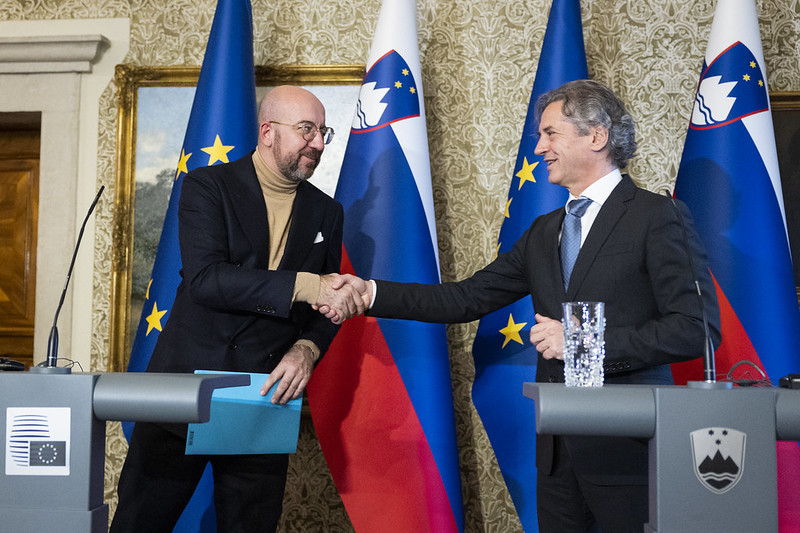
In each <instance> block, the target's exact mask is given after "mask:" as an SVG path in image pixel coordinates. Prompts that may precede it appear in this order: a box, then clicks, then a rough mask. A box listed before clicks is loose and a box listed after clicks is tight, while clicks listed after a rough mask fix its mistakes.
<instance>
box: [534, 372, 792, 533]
mask: <svg viewBox="0 0 800 533" xmlns="http://www.w3.org/2000/svg"><path fill="white" fill-rule="evenodd" d="M523 393H524V394H525V396H527V397H529V398H532V399H534V400H535V401H536V432H537V433H550V434H555V435H598V436H620V437H638V438H647V439H650V448H649V451H650V473H649V491H650V521H649V523H648V524H646V525H645V528H644V529H645V531H646V532H648V533H649V532H658V533H673V532H686V533H695V532H697V531H703V532H714V531H719V532H721V533H722V532H724V533H729V532H730V531H764V532H766V531H773V532H777V531H778V494H777V480H776V476H777V470H776V468H777V467H776V442H775V441H776V439H777V440H791V441H796V440H800V391H796V390H789V389H778V388H761V387H757V388H735V389H704V388H693V387H678V386H671V387H670V386H648V385H605V386H603V387H598V388H579V387H569V388H567V387H565V386H564V385H559V384H544V383H541V384H540V383H525V384H524V389H523Z"/></svg>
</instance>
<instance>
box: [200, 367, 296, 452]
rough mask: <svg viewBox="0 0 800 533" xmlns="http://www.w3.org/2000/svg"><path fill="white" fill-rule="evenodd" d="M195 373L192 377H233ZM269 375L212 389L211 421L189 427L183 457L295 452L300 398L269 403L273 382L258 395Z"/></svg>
mask: <svg viewBox="0 0 800 533" xmlns="http://www.w3.org/2000/svg"><path fill="white" fill-rule="evenodd" d="M233 373H234V372H219V371H211V370H196V371H195V374H233ZM268 376H269V374H250V385H249V386H246V387H228V388H223V389H216V390H215V391H214V393H213V394H212V396H211V418H210V419H209V421H208V422H205V423H202V424H189V429H188V431H187V433H186V454H187V455H241V454H264V453H295V452H296V451H297V436H298V435H299V433H300V408H301V406H302V398H298V399H296V400H291V401H289V402H287V403H286V404H285V405H276V404H273V403H272V401H271V398H272V394H273V393H274V392H275V387H276V386H277V383H276V384H275V385H273V386H272V388H271V389H270V390H269V392H267V394H266V396H261V394H260V391H261V386H262V385H263V384H264V381H266V379H267V377H268Z"/></svg>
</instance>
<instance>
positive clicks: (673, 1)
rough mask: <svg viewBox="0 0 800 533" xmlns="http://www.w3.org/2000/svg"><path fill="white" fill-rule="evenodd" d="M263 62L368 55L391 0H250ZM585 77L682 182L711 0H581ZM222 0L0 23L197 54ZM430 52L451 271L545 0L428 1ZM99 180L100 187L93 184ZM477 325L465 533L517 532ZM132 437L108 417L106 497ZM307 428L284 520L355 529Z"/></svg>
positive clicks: (501, 166) (775, 29) (492, 167)
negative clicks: (84, 22)
mask: <svg viewBox="0 0 800 533" xmlns="http://www.w3.org/2000/svg"><path fill="white" fill-rule="evenodd" d="M252 2H253V14H254V26H255V61H256V64H288V63H300V64H352V63H363V62H364V61H365V58H366V55H367V52H368V48H369V42H370V39H371V34H372V28H373V26H374V24H375V21H376V20H377V14H378V9H379V6H380V0H328V1H324V2H299V1H297V0H252ZM582 4H583V23H584V38H585V43H586V51H587V55H588V63H589V72H590V75H591V76H592V77H594V78H596V79H599V80H601V81H604V82H606V83H607V84H609V85H610V86H611V87H612V88H613V89H615V90H616V91H617V92H618V93H619V94H620V95H621V96H622V97H623V99H624V100H625V101H626V102H628V104H629V107H630V111H631V112H632V114H633V116H634V117H635V118H636V119H637V127H638V132H639V136H638V139H639V151H638V157H637V158H635V159H634V160H633V162H632V164H631V167H630V169H629V170H630V172H631V174H632V175H633V176H634V178H635V179H636V180H637V181H638V182H639V184H640V185H642V186H644V187H646V188H649V189H651V190H662V189H664V188H666V187H671V186H672V183H673V181H674V178H675V174H676V172H677V167H678V163H679V159H680V154H681V149H682V145H683V140H684V136H685V132H686V124H687V118H688V113H689V109H690V107H691V102H692V98H693V93H694V87H695V84H696V83H697V79H698V74H699V69H700V65H701V62H702V54H703V52H704V51H705V44H706V40H707V36H708V33H709V31H710V26H711V20H712V16H713V11H714V5H715V2H714V1H713V0H636V1H630V2H626V1H623V0H583V2H582ZM214 6H215V2H213V1H211V0H94V1H89V0H4V2H2V4H0V20H34V19H59V18H62V19H73V18H100V17H129V18H130V19H131V49H130V53H129V55H128V57H127V58H126V62H129V63H133V64H136V65H199V64H200V63H201V62H202V57H203V52H204V47H205V42H206V40H207V38H208V32H209V29H210V26H211V19H212V17H213V12H214ZM418 6H419V14H418V20H419V47H420V55H421V59H422V64H423V82H424V87H425V105H426V110H427V114H428V130H429V139H430V153H431V171H432V176H433V191H434V199H435V203H436V220H437V226H438V234H439V246H440V253H441V261H442V265H441V266H442V277H443V278H444V279H445V280H455V279H461V278H463V277H465V276H468V275H469V274H471V273H472V272H473V271H475V270H476V269H478V268H480V267H482V266H483V265H484V264H486V263H487V262H488V261H489V260H490V258H491V255H492V251H493V250H494V244H495V240H496V237H497V233H498V231H499V227H500V223H501V220H502V212H503V206H504V205H505V200H506V195H507V191H508V181H509V178H510V176H511V173H512V168H511V167H512V165H513V162H514V160H515V157H516V150H517V146H518V144H519V136H520V132H521V129H522V121H523V118H524V116H525V112H526V108H527V103H528V98H529V95H530V90H531V85H532V83H533V79H534V74H535V68H536V64H537V60H538V54H539V50H540V47H541V41H542V37H543V35H544V30H545V25H546V22H547V13H548V10H549V6H550V2H549V0H528V1H525V2H520V1H519V0H493V1H491V2H487V1H485V0H456V1H453V0H420V1H419V2H418ZM757 8H758V13H759V16H760V20H761V35H762V41H763V46H764V53H765V56H766V62H767V71H768V83H769V85H770V89H771V90H772V91H800V39H798V37H799V36H800V0H761V1H758V2H757ZM115 128H116V100H115V94H114V88H113V86H109V88H108V89H107V90H106V91H105V93H104V94H103V97H102V99H101V102H100V138H99V139H98V143H99V150H100V153H99V168H98V176H99V181H100V182H102V183H103V184H105V185H106V187H108V188H109V189H110V190H108V193H111V194H113V193H114V190H113V189H114V167H115V163H116V160H115V153H116V138H115V131H116V130H115ZM98 185H99V184H98ZM103 205H104V206H105V209H106V210H105V211H101V212H98V213H97V214H96V217H97V230H96V231H97V235H96V245H95V261H96V265H95V266H96V276H95V280H94V306H93V307H94V316H93V323H94V326H95V327H94V337H93V343H92V353H93V357H94V363H93V364H94V367H95V368H96V369H103V368H105V367H106V355H105V354H107V352H108V333H107V331H108V319H109V306H110V304H109V301H110V296H109V290H110V289H109V288H110V271H111V254H110V250H111V233H112V215H113V213H112V212H111V208H110V206H111V205H112V203H111V202H105V203H104V204H103ZM476 327H477V325H476V323H473V324H467V325H455V326H450V327H449V328H448V335H449V342H450V358H451V363H452V376H453V391H454V397H455V402H456V418H457V420H456V422H457V430H458V441H459V446H460V461H461V474H462V486H463V489H462V490H463V494H464V502H465V523H466V530H467V531H469V532H478V531H502V532H507V531H519V530H520V529H521V528H520V526H519V522H518V520H517V519H516V517H515V514H514V511H513V505H512V504H511V502H510V499H509V497H508V494H507V492H506V490H505V487H504V485H503V483H502V479H501V476H500V473H499V470H498V468H497V465H496V461H495V459H494V456H493V454H492V452H491V449H490V447H489V445H488V440H487V437H486V434H485V432H484V430H483V428H482V426H481V423H480V419H479V418H478V416H477V414H476V413H475V410H474V408H473V407H472V405H471V402H470V388H471V384H472V378H473V374H474V368H473V364H472V360H471V354H470V350H471V344H472V339H473V337H474V335H475V331H476ZM125 449H126V444H125V442H124V439H123V438H122V437H121V433H120V432H119V428H118V424H110V425H109V438H108V461H107V464H106V478H107V487H108V488H107V497H108V500H109V503H110V504H111V506H112V509H113V507H114V505H115V503H116V502H115V493H114V488H113V487H114V485H115V483H116V476H117V475H118V471H119V469H120V467H121V464H122V461H123V458H124V454H125ZM351 529H352V528H351V526H350V525H349V522H348V520H347V517H346V514H345V512H344V510H343V507H342V505H341V501H340V500H339V498H338V495H337V493H336V490H335V488H334V487H333V484H332V481H331V478H330V474H329V473H328V471H327V467H326V466H325V463H324V459H323V458H322V455H321V452H320V449H319V446H318V444H317V443H316V439H315V437H314V434H313V429H312V428H311V427H310V423H308V421H305V422H304V424H303V429H302V431H301V440H300V450H299V453H298V454H297V455H295V456H294V457H293V458H292V462H291V465H290V482H289V488H288V490H287V495H286V501H285V513H284V520H283V526H282V530H283V531H350V530H351Z"/></svg>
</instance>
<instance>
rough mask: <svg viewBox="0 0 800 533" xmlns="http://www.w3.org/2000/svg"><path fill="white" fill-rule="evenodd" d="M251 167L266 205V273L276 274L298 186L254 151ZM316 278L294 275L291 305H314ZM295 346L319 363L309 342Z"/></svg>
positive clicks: (316, 349)
mask: <svg viewBox="0 0 800 533" xmlns="http://www.w3.org/2000/svg"><path fill="white" fill-rule="evenodd" d="M253 165H254V166H255V169H256V176H258V183H259V184H260V185H261V192H262V193H263V194H264V202H265V203H266V205H267V224H268V226H269V263H268V264H269V269H270V270H277V269H278V265H279V264H280V262H281V259H282V258H283V253H284V251H285V250H286V240H287V239H288V237H289V228H290V227H291V225H292V207H293V206H294V199H295V196H296V195H297V186H298V185H299V183H300V182H298V181H295V180H291V179H288V178H286V177H285V176H283V175H281V174H279V173H277V172H275V171H274V170H272V169H271V168H269V166H267V164H266V163H265V162H264V159H263V158H262V157H261V154H259V153H258V150H256V151H255V152H253ZM319 285H320V281H319V276H318V275H317V274H312V273H310V272H298V273H297V278H296V279H295V283H294V294H293V297H292V301H301V302H306V303H309V304H315V303H317V298H318V296H319ZM295 344H302V345H304V346H308V347H309V348H311V351H312V352H313V354H314V360H317V359H319V352H320V350H319V348H318V347H317V345H316V344H314V343H313V342H311V341H309V340H306V339H300V340H298V341H297V342H296V343H295Z"/></svg>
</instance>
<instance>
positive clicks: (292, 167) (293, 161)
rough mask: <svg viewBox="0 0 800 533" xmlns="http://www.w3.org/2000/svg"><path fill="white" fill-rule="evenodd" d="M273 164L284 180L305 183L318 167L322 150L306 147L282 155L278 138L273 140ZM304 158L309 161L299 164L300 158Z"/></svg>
mask: <svg viewBox="0 0 800 533" xmlns="http://www.w3.org/2000/svg"><path fill="white" fill-rule="evenodd" d="M274 154H275V163H276V164H277V165H278V170H279V171H280V173H281V174H283V175H284V176H285V177H286V178H288V179H290V180H294V181H306V180H307V179H309V178H310V177H311V176H312V175H313V174H314V170H316V168H317V165H319V160H320V158H321V157H322V150H317V149H316V148H311V147H310V146H306V147H305V148H303V149H302V150H300V151H299V152H296V153H291V152H289V153H283V150H281V142H280V136H277V137H276V139H275V148H274ZM303 157H306V158H308V159H310V160H311V161H310V162H308V161H306V162H305V164H301V158H303Z"/></svg>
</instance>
